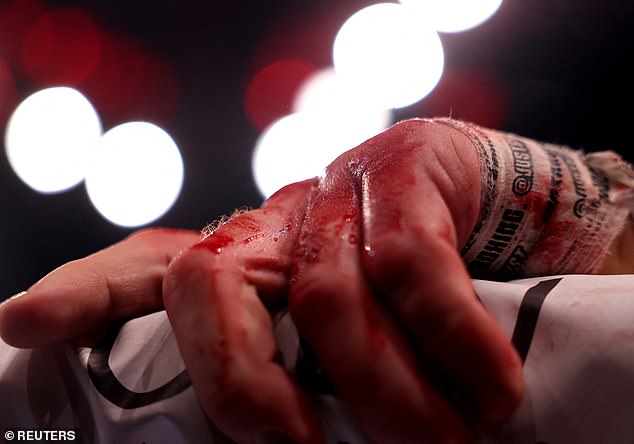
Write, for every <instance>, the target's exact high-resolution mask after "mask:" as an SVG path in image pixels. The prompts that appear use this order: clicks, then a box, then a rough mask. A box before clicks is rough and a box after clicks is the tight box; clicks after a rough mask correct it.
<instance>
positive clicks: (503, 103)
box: [414, 68, 509, 128]
mask: <svg viewBox="0 0 634 444" xmlns="http://www.w3.org/2000/svg"><path fill="white" fill-rule="evenodd" d="M414 110H415V113H416V115H418V116H421V117H438V116H452V117H453V118H455V119H459V120H465V121H467V122H471V123H475V124H478V125H482V126H484V127H486V128H502V127H504V125H505V124H506V121H507V119H508V117H509V97H508V92H507V91H506V89H505V85H504V82H503V81H502V80H501V79H499V78H497V77H496V76H495V75H494V73H493V72H489V71H484V70H475V69H468V68H451V69H448V70H446V71H445V73H444V74H443V77H442V79H441V80H440V83H439V84H438V86H437V87H436V88H435V89H434V91H432V93H431V94H430V95H429V96H427V97H426V98H425V100H422V101H421V102H420V103H418V104H416V105H415V107H414Z"/></svg>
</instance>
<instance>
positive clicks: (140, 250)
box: [0, 229, 200, 347]
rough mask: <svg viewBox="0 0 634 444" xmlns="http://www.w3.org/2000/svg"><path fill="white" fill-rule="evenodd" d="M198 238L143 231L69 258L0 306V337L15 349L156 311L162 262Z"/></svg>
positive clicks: (188, 234)
mask: <svg viewBox="0 0 634 444" xmlns="http://www.w3.org/2000/svg"><path fill="white" fill-rule="evenodd" d="M199 240H200V233H197V232H193V231H185V230H166V229H150V230H143V231H140V232H138V233H136V234H133V235H132V236H130V237H128V238H127V239H125V240H123V241H121V242H119V243H117V244H115V245H113V246H111V247H109V248H106V249H105V250H102V251H100V252H98V253H95V254H93V255H91V256H88V257H86V258H83V259H80V260H76V261H73V262H69V263H67V264H65V265H63V266H61V267H59V268H58V269H56V270H54V271H52V272H51V273H49V274H48V275H47V276H45V277H44V278H42V279H41V280H40V281H39V282H37V283H36V284H34V285H33V286H32V287H31V288H29V289H28V291H27V292H26V294H25V295H23V296H20V297H18V298H14V299H11V300H9V301H7V302H5V303H4V304H2V305H1V306H0V336H1V337H2V339H3V340H4V341H6V342H7V343H8V344H11V345H13V346H15V347H42V346H45V345H48V344H53V343H56V342H61V341H65V340H70V339H74V338H76V337H78V336H80V335H82V334H84V333H86V332H87V331H89V330H92V329H96V328H99V327H100V326H105V324H106V323H107V322H108V321H109V320H112V319H121V318H127V317H132V316H139V315H142V314H146V313H149V312H152V311H156V310H159V309H160V308H161V307H162V304H163V302H162V298H161V284H162V279H163V275H164V273H165V270H166V269H167V265H168V264H169V262H170V261H171V260H172V258H173V257H174V256H176V255H177V254H178V252H180V251H181V250H182V249H183V248H185V247H188V246H190V245H193V244H194V243H196V242H197V241H199Z"/></svg>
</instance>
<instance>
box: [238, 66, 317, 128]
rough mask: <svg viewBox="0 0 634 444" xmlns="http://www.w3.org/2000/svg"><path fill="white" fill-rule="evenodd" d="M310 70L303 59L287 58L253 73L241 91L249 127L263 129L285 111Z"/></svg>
mask: <svg viewBox="0 0 634 444" xmlns="http://www.w3.org/2000/svg"><path fill="white" fill-rule="evenodd" d="M314 70H315V67H314V66H313V65H312V64H311V63H310V62H308V61H306V60H302V59H298V58H289V59H284V60H278V61H276V62H274V63H271V64H270V65H268V66H266V67H265V68H263V69H262V70H260V71H259V72H258V73H257V74H256V75H255V76H253V78H252V79H251V81H250V82H249V86H248V87H247V90H246V92H245V95H244V109H245V111H246V113H247V117H248V118H249V121H250V122H251V124H252V125H253V127H254V128H256V129H258V130H263V129H264V128H266V127H267V126H269V125H270V124H271V123H273V122H275V121H276V120H277V119H279V118H281V117H283V116H285V115H286V114H289V112H290V109H291V104H292V102H293V97H294V96H295V93H296V91H297V89H298V88H299V86H300V85H301V83H302V82H303V81H304V80H305V79H306V78H307V77H308V76H309V75H310V74H311V73H312V72H313V71H314Z"/></svg>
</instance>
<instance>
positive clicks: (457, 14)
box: [400, 0, 502, 32]
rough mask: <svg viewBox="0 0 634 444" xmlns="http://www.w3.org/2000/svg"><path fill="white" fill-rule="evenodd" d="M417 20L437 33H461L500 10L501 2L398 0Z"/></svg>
mask: <svg viewBox="0 0 634 444" xmlns="http://www.w3.org/2000/svg"><path fill="white" fill-rule="evenodd" d="M400 1H401V3H402V4H403V5H404V6H406V7H407V8H408V9H410V11H411V12H412V14H413V16H415V17H418V19H419V20H425V21H427V22H428V23H429V24H430V25H431V26H432V27H433V28H434V29H435V30H437V31H439V32H461V31H466V30H468V29H471V28H474V27H476V26H478V25H480V24H481V23H482V22H484V21H485V20H487V19H489V18H490V17H491V16H492V15H493V14H495V12H496V11H497V10H498V9H499V8H500V5H501V4H502V0H400Z"/></svg>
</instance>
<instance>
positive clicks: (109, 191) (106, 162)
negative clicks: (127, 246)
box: [86, 122, 184, 227]
mask: <svg viewBox="0 0 634 444" xmlns="http://www.w3.org/2000/svg"><path fill="white" fill-rule="evenodd" d="M183 175H184V172H183V160H182V158H181V155H180V151H179V149H178V147H177V145H176V143H175V142H174V140H172V138H171V137H170V135H169V134H167V133H166V132H165V131H164V130H163V129H161V128H160V127H158V126H156V125H154V124H151V123H147V122H128V123H124V124H122V125H119V126H116V127H114V128H112V129H110V130H109V131H107V132H106V133H105V134H104V135H103V136H102V137H101V139H100V140H99V142H98V144H97V145H96V147H95V149H94V152H93V154H92V156H91V159H90V165H89V169H88V171H87V174H86V190H87V192H88V196H89V198H90V200H91V202H92V203H93V205H94V206H95V208H96V209H97V211H99V213H101V215H102V216H104V217H105V218H106V219H108V220H109V221H111V222H112V223H114V224H117V225H120V226H124V227H137V226H141V225H145V224H148V223H150V222H152V221H154V220H156V219H158V218H159V217H161V216H162V215H163V214H165V213H166V212H167V211H168V210H169V209H170V208H171V207H172V205H173V204H174V202H176V199H177V198H178V195H179V194H180V190H181V187H182V184H183Z"/></svg>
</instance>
